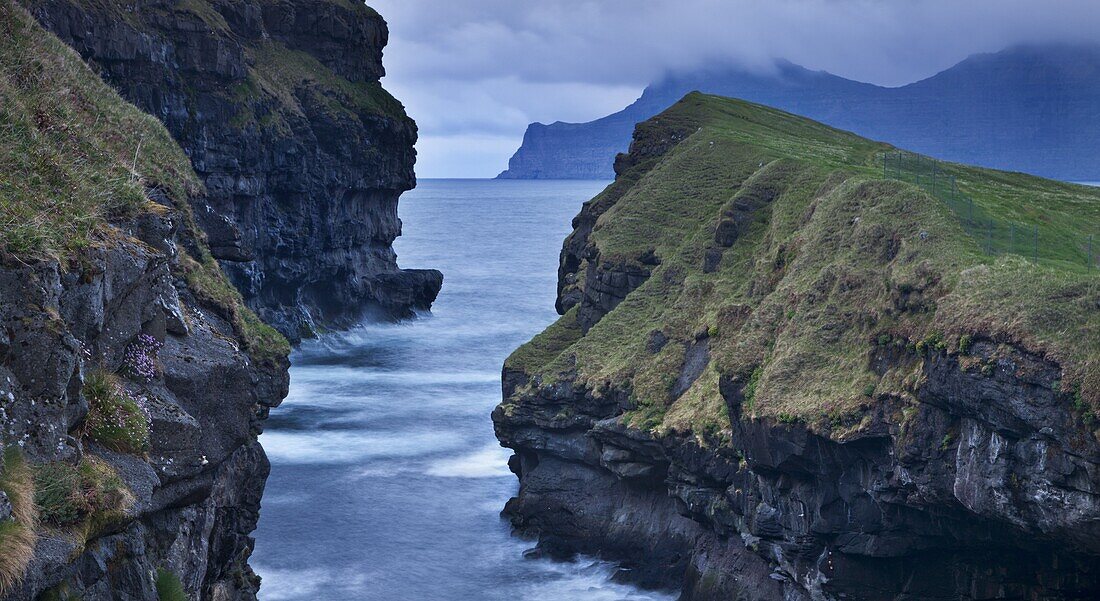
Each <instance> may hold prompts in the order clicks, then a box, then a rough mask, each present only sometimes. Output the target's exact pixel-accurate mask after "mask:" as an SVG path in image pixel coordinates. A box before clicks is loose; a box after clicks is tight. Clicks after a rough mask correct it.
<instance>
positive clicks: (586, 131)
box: [499, 45, 1100, 180]
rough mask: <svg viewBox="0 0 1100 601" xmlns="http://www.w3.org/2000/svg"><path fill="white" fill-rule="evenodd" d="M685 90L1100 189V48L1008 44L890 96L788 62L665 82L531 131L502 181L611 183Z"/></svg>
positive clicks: (936, 153) (894, 90) (890, 91)
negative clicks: (622, 104)
mask: <svg viewBox="0 0 1100 601" xmlns="http://www.w3.org/2000/svg"><path fill="white" fill-rule="evenodd" d="M693 90H699V91H703V92H707V93H710V94H718V95H722V96H730V97H735V98H742V99H745V100H750V101H753V102H758V103H761V104H767V105H770V106H774V107H777V108H780V109H783V110H786V111H790V112H793V113H797V114H800V115H804V116H807V117H810V118H813V119H816V120H818V121H822V122H824V123H826V124H829V125H832V126H834V127H839V128H842V129H847V130H851V131H853V132H855V133H858V134H860V135H862V136H866V137H869V138H873V139H878V140H884V141H887V142H891V143H893V144H896V145H898V146H902V147H905V148H908V149H911V150H915V151H918V152H922V153H925V154H929V155H932V156H936V157H939V158H942V159H946V160H952V161H959V162H965V163H972V164H977V165H982V166H986V167H993V168H998V169H1006V170H1013V171H1024V172H1028V173H1034V174H1037V175H1042V176H1045V177H1052V178H1058V179H1068V180H1090V179H1100V144H1097V143H1096V132H1100V45H1097V46H1082V45H1021V46H1015V47H1012V48H1009V49H1007V50H1004V51H1001V52H997V53H993V54H978V55H974V56H971V57H969V58H967V59H965V60H963V61H962V62H960V63H958V64H956V65H955V66H953V67H951V68H949V69H947V70H945V71H942V72H940V73H938V74H936V75H934V76H932V77H929V78H927V79H924V80H921V81H917V82H914V83H911V84H908V85H905V86H901V87H892V88H891V87H882V86H877V85H872V84H867V83H861V82H858V81H852V80H849V79H845V78H843V77H839V76H836V75H832V74H830V73H827V72H824V71H810V70H808V69H805V68H803V67H800V66H798V65H795V64H792V63H789V62H778V63H776V65H775V67H774V69H772V70H770V71H767V72H759V71H755V72H754V71H748V70H744V69H725V70H709V71H694V72H690V73H683V74H677V75H672V76H669V77H667V78H665V79H663V80H662V81H659V82H657V83H654V84H652V85H650V86H649V87H647V88H646V89H645V91H644V92H643V93H642V96H641V97H640V98H639V99H638V100H637V101H635V102H634V103H633V104H631V105H630V106H628V107H627V108H625V109H623V110H622V111H620V112H618V113H615V114H612V115H609V116H607V117H604V118H602V119H597V120H595V121H591V122H589V123H562V122H558V123H554V124H551V125H544V124H541V123H534V124H532V125H530V126H529V127H528V129H527V132H526V133H525V134H524V137H523V144H522V146H521V147H520V148H519V150H518V151H517V152H516V154H515V155H514V156H513V157H512V159H511V160H510V161H509V168H508V170H507V171H505V172H503V173H501V174H500V176H499V177H501V178H507V179H569V178H577V179H582V178H607V179H610V178H611V177H612V176H613V172H612V163H613V161H614V158H615V155H616V154H617V153H619V152H625V151H626V149H627V146H628V145H629V142H630V135H631V132H632V131H633V129H634V124H635V123H637V122H639V121H643V120H645V119H648V118H650V117H652V116H653V115H656V114H657V113H659V112H661V111H662V110H664V109H665V108H667V107H668V106H669V105H671V104H672V103H674V102H675V101H676V100H678V99H680V98H681V97H682V96H683V95H684V94H686V93H687V92H690V91H693Z"/></svg>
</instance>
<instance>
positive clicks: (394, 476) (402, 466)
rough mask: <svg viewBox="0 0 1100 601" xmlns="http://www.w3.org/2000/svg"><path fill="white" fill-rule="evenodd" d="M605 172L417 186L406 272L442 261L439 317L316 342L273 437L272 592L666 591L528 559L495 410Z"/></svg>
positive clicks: (267, 530)
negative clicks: (511, 512)
mask: <svg viewBox="0 0 1100 601" xmlns="http://www.w3.org/2000/svg"><path fill="white" fill-rule="evenodd" d="M604 185H605V183H604V182H576V181H573V182H562V181H556V182H555V181H494V180H428V181H421V182H420V185H419V187H418V188H417V189H416V190H414V191H412V192H410V193H408V194H406V195H405V196H403V197H402V198H401V209H400V214H401V218H402V220H403V221H404V232H405V233H404V236H403V237H401V238H400V239H399V240H398V242H397V244H396V248H397V252H398V256H399V257H400V260H401V264H402V265H403V266H405V267H435V268H438V269H440V270H442V271H443V273H444V275H445V281H444V285H443V290H442V293H441V294H440V296H439V299H438V300H437V301H436V304H435V306H434V308H433V311H432V314H431V315H430V316H426V317H423V318H421V319H417V320H414V321H411V322H407V323H402V324H385V325H366V326H363V327H360V328H358V329H356V330H354V331H351V332H347V333H343V334H337V335H330V336H327V337H325V338H323V339H321V340H318V341H312V342H307V343H306V344H303V345H302V347H301V348H300V349H299V350H297V351H295V352H294V354H293V356H292V362H293V367H292V368H291V371H290V373H291V385H290V395H289V396H288V397H287V399H286V401H285V402H284V403H283V405H282V406H281V407H279V408H278V409H276V410H275V411H273V413H272V417H271V419H270V420H269V422H268V426H267V428H266V433H265V434H263V435H262V437H261V439H260V440H261V442H262V443H263V446H264V447H265V448H266V449H267V452H268V455H269V456H270V457H271V463H272V469H271V477H270V479H269V480H268V483H267V492H266V493H265V495H264V499H263V509H262V512H261V518H260V526H259V529H258V530H257V532H256V539H257V544H256V552H255V554H254V555H253V565H254V567H255V568H256V571H257V572H258V573H259V574H260V575H261V576H262V577H263V586H262V589H261V591H260V598H261V599H262V600H264V601H278V600H288V599H290V600H315V599H326V600H333V601H340V600H379V601H382V600H385V601H404V600H409V601H481V600H486V601H520V600H530V601H540V600H546V601H550V600H560V601H612V600H621V599H629V600H632V601H633V600H643V599H645V600H650V599H653V600H655V599H668V598H669V597H667V596H665V595H660V594H657V593H652V592H642V591H638V590H635V589H634V588H632V587H629V586H626V585H621V584H616V583H612V582H611V581H610V580H609V576H610V574H611V573H612V568H611V566H608V565H606V564H603V563H600V562H596V561H593V560H591V559H581V560H578V561H576V562H573V563H554V562H550V561H548V560H530V559H524V558H523V551H524V550H525V549H528V548H530V547H531V546H532V543H531V542H530V541H524V540H520V539H517V538H515V537H513V536H512V535H511V534H510V532H509V528H508V525H507V523H506V522H505V521H504V520H502V519H501V518H500V516H499V512H500V510H501V509H502V508H503V506H504V503H505V501H507V500H508V498H509V497H510V496H512V495H513V494H514V493H515V490H516V480H515V477H514V476H513V475H512V474H511V473H510V472H509V471H508V469H507V466H506V461H507V458H508V452H507V451H506V450H504V449H501V448H500V447H499V446H498V445H497V442H496V439H495V438H494V436H493V427H492V423H491V422H490V419H489V413H490V411H491V410H492V408H493V407H494V406H495V405H496V404H497V403H498V402H499V400H500V368H501V365H502V364H503V361H504V359H505V357H507V356H508V354H509V353H510V352H511V351H512V350H513V349H514V348H515V347H516V346H518V345H520V344H521V343H523V342H524V341H526V340H528V339H529V338H530V337H531V336H533V335H534V334H536V333H538V332H539V331H540V330H541V329H542V328H543V327H545V326H546V325H547V324H549V323H550V322H551V321H553V320H554V319H555V318H556V317H557V316H556V315H555V313H554V308H553V305H554V302H553V301H554V293H555V278H556V268H557V258H558V251H559V250H560V248H561V242H562V240H563V239H564V238H565V236H566V234H568V232H569V230H570V226H569V223H570V220H571V219H572V218H573V216H574V215H575V214H576V213H577V211H578V210H579V209H580V205H581V203H582V202H583V201H585V200H587V199H588V198H591V197H592V196H594V195H595V194H596V193H597V192H599V190H600V189H602V187H603V186H604Z"/></svg>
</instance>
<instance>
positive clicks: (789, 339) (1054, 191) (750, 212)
mask: <svg viewBox="0 0 1100 601" xmlns="http://www.w3.org/2000/svg"><path fill="white" fill-rule="evenodd" d="M895 150H896V149H894V148H892V147H890V146H889V145H886V144H882V143H877V142H873V141H870V140H867V139H863V138H860V137H858V136H856V135H854V134H851V133H848V132H844V131H840V130H836V129H833V128H830V127H826V126H824V125H821V124H819V123H816V122H814V121H811V120H808V119H804V118H800V117H797V116H794V115H790V114H787V113H784V112H782V111H778V110H774V109H771V108H768V107H764V106H759V105H755V104H751V103H748V102H743V101H739V100H732V99H726V98H719V97H714V96H707V95H703V94H698V93H694V94H690V95H688V96H687V97H685V98H684V99H683V100H681V101H680V102H679V103H677V104H676V105H674V106H673V107H672V108H670V109H668V110H667V111H666V112H665V113H663V114H661V115H659V116H657V117H655V118H654V119H652V120H650V121H648V122H646V123H643V124H640V125H639V128H638V130H637V132H636V134H635V144H634V146H633V147H632V153H631V156H630V157H628V158H624V159H621V160H620V165H619V177H618V178H617V180H616V181H615V182H614V183H613V184H612V185H610V186H609V187H608V188H607V189H606V190H605V191H604V192H603V193H601V194H600V195H599V196H597V197H596V198H594V199H593V200H591V201H590V202H589V203H588V204H587V205H586V209H585V213H586V214H589V215H598V218H597V219H596V220H595V223H594V226H593V227H592V231H591V234H589V235H588V239H587V246H588V248H589V249H590V250H589V251H588V252H586V253H584V258H581V259H578V260H577V263H578V264H577V265H572V266H570V265H567V266H566V270H567V271H569V272H570V273H575V276H573V275H568V277H567V280H566V281H565V282H564V283H563V286H564V291H565V293H566V294H569V293H570V291H571V289H573V288H575V289H574V290H572V292H574V293H577V295H578V298H579V297H580V296H593V291H592V290H586V287H589V286H591V285H592V282H596V281H605V280H607V279H608V278H606V277H604V276H603V275H600V274H606V273H607V272H610V271H619V272H624V271H625V272H631V273H634V272H648V273H649V276H648V277H647V278H646V279H645V280H644V283H641V284H640V285H639V286H637V287H636V288H634V289H633V290H631V291H630V292H629V294H627V295H626V296H625V298H624V299H623V300H621V302H619V303H618V304H617V305H616V306H614V308H613V309H611V310H610V311H609V312H607V314H606V315H603V316H602V319H599V320H598V321H597V322H596V323H595V324H594V325H591V324H584V323H578V319H579V318H580V321H581V322H583V321H584V318H583V316H582V315H580V312H581V311H583V310H585V302H587V301H584V302H581V304H580V306H573V307H572V308H570V309H569V310H568V312H566V313H565V315H564V316H563V317H561V318H560V319H559V320H558V322H556V323H555V324H553V325H551V326H550V327H549V328H548V329H547V330H546V331H545V332H543V333H542V334H540V335H539V336H537V337H536V338H534V339H533V340H532V341H531V342H529V343H528V344H527V345H525V346H523V347H521V348H520V349H518V350H517V351H516V352H515V353H514V354H513V355H512V356H511V357H510V358H509V359H508V361H507V368H508V369H510V370H519V371H522V372H524V373H526V374H528V375H530V376H532V378H531V380H530V383H529V384H528V385H526V387H525V388H524V389H523V390H520V391H518V393H517V395H519V396H522V395H523V394H524V393H525V392H528V391H530V389H531V388H537V387H540V386H548V385H550V384H552V383H553V382H555V381H559V380H561V379H563V378H569V379H571V380H573V381H574V382H575V383H576V384H579V385H581V386H584V387H585V388H587V389H590V390H593V391H596V392H597V394H598V391H600V390H607V389H609V388H614V389H618V390H625V391H628V393H629V396H630V405H631V407H632V408H631V409H630V410H629V412H628V419H629V421H630V422H631V423H632V424H633V425H635V426H638V427H642V428H644V429H648V430H653V431H655V432H658V433H661V432H672V431H679V432H687V431H691V432H695V433H696V434H700V435H703V434H715V433H717V432H720V431H722V430H724V429H726V428H728V426H729V417H728V415H727V412H728V409H727V405H726V403H725V402H724V400H723V395H722V394H721V393H720V390H719V382H720V380H723V379H725V381H727V382H733V383H734V385H735V386H736V387H737V388H739V390H740V391H741V394H742V395H743V397H744V400H743V403H742V407H743V410H744V412H745V413H746V415H747V416H748V417H755V418H763V417H767V418H771V419H774V420H776V421H780V422H787V423H791V422H801V423H805V424H807V425H809V426H810V427H812V428H814V429H816V430H818V431H822V432H831V433H832V435H834V436H843V433H844V432H845V431H848V430H850V429H852V428H858V427H859V424H860V423H861V421H863V418H864V417H865V415H866V414H867V412H868V410H869V409H870V408H871V407H872V406H873V405H874V403H875V401H876V399H884V398H901V399H905V398H911V397H912V396H913V395H914V393H915V390H916V389H917V388H918V387H919V379H920V377H921V374H920V369H919V364H906V365H908V367H905V368H902V367H898V366H895V367H893V368H891V369H888V370H886V371H885V372H883V371H881V370H876V369H875V368H874V366H873V365H872V361H871V360H870V357H871V356H872V355H874V354H875V352H876V350H877V349H882V348H883V347H887V345H891V346H894V347H897V348H898V349H899V350H907V351H909V352H910V354H911V355H912V354H919V353H922V352H924V351H926V350H934V351H936V352H945V353H951V354H960V355H963V356H965V355H966V354H967V351H968V349H969V347H970V346H971V345H972V344H973V343H974V341H976V340H988V341H992V342H995V343H1011V344H1015V345H1018V346H1021V347H1024V348H1026V349H1028V350H1029V351H1030V352H1033V353H1036V354H1039V355H1042V356H1045V357H1046V358H1048V359H1050V360H1052V361H1055V362H1056V363H1058V364H1059V365H1061V367H1062V369H1063V379H1062V380H1061V381H1060V382H1058V383H1057V386H1058V387H1059V389H1060V391H1061V392H1063V393H1064V398H1066V399H1069V400H1070V401H1071V402H1072V403H1073V404H1074V405H1075V408H1076V410H1077V411H1078V412H1079V414H1080V415H1081V419H1083V420H1086V421H1087V422H1088V423H1090V424H1092V425H1093V427H1094V428H1095V427H1097V426H1100V424H1098V423H1096V422H1095V415H1097V414H1098V413H1100V273H1098V271H1097V270H1096V269H1093V270H1092V271H1089V270H1088V269H1087V268H1086V263H1085V261H1083V260H1082V257H1083V256H1084V255H1083V250H1082V248H1081V247H1080V245H1074V244H1070V243H1068V242H1067V243H1065V244H1062V243H1060V241H1069V240H1076V241H1080V240H1087V239H1088V236H1089V235H1097V234H1100V189H1095V188H1088V187H1085V186H1079V185H1074V184H1068V183H1062V182H1056V181H1050V180H1045V179H1041V178H1037V177H1032V176H1028V175H1024V174H1019V173H1004V172H998V171H992V170H988V169H980V168H975V167H970V166H966V165H958V164H944V163H940V164H939V165H938V167H937V169H938V170H939V171H938V172H937V177H940V178H951V181H953V182H954V184H955V185H956V186H957V189H958V191H959V193H960V194H963V195H965V196H966V197H967V198H972V199H973V201H974V206H975V210H976V211H978V212H979V213H980V215H981V217H982V218H984V219H996V220H998V221H1003V222H1013V223H1018V224H1021V228H1028V231H1029V232H1035V231H1036V230H1037V232H1038V235H1039V237H1040V239H1041V240H1043V241H1049V242H1050V243H1049V244H1048V245H1047V246H1045V247H1044V248H1045V249H1046V252H1044V253H1043V254H1041V255H1040V257H1039V259H1038V260H1035V259H1034V258H1033V256H1031V253H1029V252H1027V250H1024V251H1023V252H1019V253H1012V252H1002V253H999V254H996V255H990V254H988V253H986V252H984V251H983V243H984V242H985V241H984V240H983V239H982V238H981V236H979V235H975V234H974V231H975V230H974V228H969V229H970V231H969V232H968V228H967V227H964V226H965V222H964V220H963V219H961V218H960V214H959V213H958V212H956V211H955V210H953V209H952V208H951V207H949V206H948V205H947V204H946V203H944V202H943V201H942V200H940V199H939V198H936V197H934V196H933V195H932V194H931V191H930V190H929V189H927V188H926V187H924V186H921V185H918V184H917V183H915V182H911V181H898V180H897V179H895V178H893V177H884V173H883V166H882V156H883V154H884V153H892V152H894V151H895ZM940 181H945V180H940ZM977 231H980V230H977ZM578 235H581V234H578V233H575V234H574V237H576V236H578ZM1029 235H1031V234H1029ZM1098 238H1100V236H1098ZM1022 248H1024V249H1027V248H1028V247H1027V246H1022ZM591 270H597V271H599V272H600V274H597V273H595V272H591ZM597 275H599V277H594V276H597ZM601 278H603V279H601ZM587 325H591V328H590V329H588V330H587V332H585V328H586V327H587ZM582 326H584V327H582ZM666 341H667V343H666ZM702 345H705V347H706V357H707V359H708V360H707V361H706V363H705V368H703V369H702V371H701V373H698V374H695V373H691V372H692V369H691V368H689V367H687V366H688V365H689V364H693V365H699V364H701V362H700V361H698V360H697V359H698V356H702V354H701V353H698V354H697V351H698V347H700V346H702ZM688 355H696V356H695V357H694V358H693V357H688ZM511 402H513V400H509V399H505V405H504V410H505V411H506V412H507V411H508V410H509V404H510V403H511ZM1089 420H1092V421H1089Z"/></svg>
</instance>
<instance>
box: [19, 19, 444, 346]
mask: <svg viewBox="0 0 1100 601" xmlns="http://www.w3.org/2000/svg"><path fill="white" fill-rule="evenodd" d="M26 5H27V6H28V8H29V9H30V10H31V12H32V14H34V15H35V16H36V17H37V18H38V19H39V20H40V21H41V22H42V24H43V25H44V26H45V27H46V28H47V29H49V30H50V31H52V32H54V33H55V34H57V35H58V36H59V37H60V38H61V39H62V40H64V41H65V42H66V43H68V44H69V45H71V46H72V47H73V48H75V49H76V50H77V51H78V52H79V53H80V55H81V56H82V57H83V58H84V59H85V60H87V61H88V62H89V63H91V64H92V65H93V66H95V67H96V68H97V70H98V71H99V73H100V75H101V76H102V77H103V79H104V80H105V81H107V82H108V83H109V84H111V85H112V86H114V87H115V88H116V89H118V90H119V92H120V93H121V94H122V96H123V97H124V98H126V99H127V100H129V101H130V102H132V103H133V104H135V105H137V106H138V107H139V108H141V109H142V110H144V111H145V112H147V113H149V114H151V115H153V116H155V117H157V118H158V119H160V120H161V121H163V122H164V124H165V126H166V127H167V128H168V131H169V132H171V133H172V136H173V137H174V138H175V139H176V140H177V141H178V142H179V144H180V146H182V147H183V149H184V150H185V151H186V152H187V154H188V156H189V157H190V158H191V162H192V164H193V166H194V168H195V171H196V172H197V173H198V174H199V176H200V177H201V178H202V179H203V181H204V183H205V185H206V188H207V196H206V198H205V204H204V205H202V206H197V207H196V210H195V216H196V219H197V220H198V222H199V225H200V226H201V227H202V229H203V231H204V232H206V235H207V238H208V240H209V244H210V250H211V252H212V253H213V254H214V256H215V257H216V258H217V259H218V260H219V261H220V262H221V264H222V267H223V269H225V271H226V273H227V274H228V275H229V277H230V279H231V280H232V281H233V283H234V284H235V285H236V286H237V288H238V289H239V290H240V291H241V293H242V294H243V295H244V298H245V302H247V303H248V305H249V306H250V307H251V308H252V309H253V310H254V311H256V313H257V314H258V315H260V317H261V318H263V319H264V321H266V322H267V323H270V324H272V325H273V326H275V328H276V329H278V330H279V331H280V332H282V333H283V334H284V335H285V336H287V337H288V338H289V339H291V340H292V341H294V340H297V339H299V338H300V337H301V336H309V335H312V333H313V332H315V331H316V330H318V329H336V328H342V327H347V326H348V325H350V324H352V323H355V322H357V321H358V320H360V319H361V318H362V317H363V316H364V315H367V314H370V315H372V316H374V317H383V318H384V317H407V316H409V315H411V313H412V311H414V310H417V309H426V308H428V307H429V306H430V305H431V302H432V300H434V299H435V295H436V294H437V293H438V292H439V287H440V285H441V283H442V276H441V275H440V273H439V272H438V271H434V270H402V269H399V268H398V267H397V257H396V255H395V254H394V252H393V248H392V243H393V241H394V239H395V238H396V237H397V236H399V235H400V234H401V222H400V220H399V219H398V218H397V199H398V197H399V196H400V194H401V192H403V191H405V190H408V189H410V188H412V187H413V186H414V185H415V184H416V178H415V176H414V174H413V163H414V161H415V159H416V152H415V150H414V149H413V143H414V142H415V141H416V124H415V123H414V122H413V121H412V119H410V118H409V117H408V116H407V115H406V114H405V110H404V108H403V107H402V106H401V103H400V102H398V101H397V100H395V99H394V98H393V97H392V96H390V95H389V93H387V92H386V91H385V90H384V89H383V88H382V86H381V85H380V84H379V83H378V80H379V79H380V78H381V77H382V76H383V75H385V69H384V68H383V67H382V49H383V48H384V47H385V45H386V42H387V39H388V31H387V28H386V23H385V21H384V20H383V19H382V17H381V16H379V15H378V13H376V12H374V11H373V10H371V9H370V8H368V7H367V6H365V5H363V4H359V3H354V2H342V1H337V0H308V1H304V2H293V3H291V2H276V1H270V0H253V1H249V2H227V1H222V0H213V1H205V0H204V1H202V2H190V3H178V2H167V1H165V2H160V1H157V2H148V3H142V4H141V6H140V8H138V9H137V10H134V9H132V8H130V7H127V6H126V5H125V4H124V3H120V2H99V3H87V2H77V1H72V0H44V1H38V0H33V1H32V0H28V2H26Z"/></svg>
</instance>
